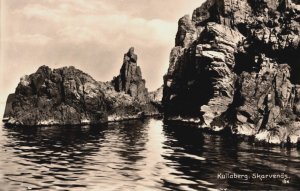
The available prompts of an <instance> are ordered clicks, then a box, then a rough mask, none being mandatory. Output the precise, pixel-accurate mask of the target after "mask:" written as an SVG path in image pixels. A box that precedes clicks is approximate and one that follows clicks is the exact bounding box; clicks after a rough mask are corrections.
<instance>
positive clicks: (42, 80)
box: [4, 66, 107, 125]
mask: <svg viewBox="0 0 300 191" xmlns="http://www.w3.org/2000/svg"><path fill="white" fill-rule="evenodd" d="M10 104H11V108H10V109H8V110H6V112H5V114H4V115H5V118H7V123H9V124H16V125H53V124H61V125H66V124H89V123H103V122H106V121H107V107H106V101H105V95H104V93H103V92H102V91H101V90H100V86H99V84H98V83H97V82H96V81H95V80H94V79H93V78H92V77H91V76H89V75H88V74H85V73H83V72H81V71H80V70H77V69H75V68H74V67H64V68H60V69H54V70H51V69H50V68H49V67H47V66H41V67H40V68H39V69H38V70H37V71H36V72H35V73H33V74H31V75H29V76H27V75H26V76H24V77H22V78H21V80H20V83H19V84H18V87H17V88H16V92H15V94H14V97H13V99H10V100H8V103H7V105H10Z"/></svg>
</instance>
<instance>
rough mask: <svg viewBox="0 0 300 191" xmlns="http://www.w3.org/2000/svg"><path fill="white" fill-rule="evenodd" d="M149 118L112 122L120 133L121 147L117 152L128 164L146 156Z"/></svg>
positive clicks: (112, 125)
mask: <svg viewBox="0 0 300 191" xmlns="http://www.w3.org/2000/svg"><path fill="white" fill-rule="evenodd" d="M148 123H149V120H146V121H143V120H130V121H124V122H120V123H114V124H110V125H109V126H110V127H112V128H114V129H115V130H116V131H117V134H118V140H119V144H121V145H119V146H118V147H119V148H123V149H119V150H117V151H116V152H117V153H118V154H119V155H120V157H121V158H122V159H124V160H125V161H126V162H127V163H128V164H134V163H136V162H138V161H139V160H141V159H143V158H145V156H143V155H144V154H143V153H142V152H143V151H144V150H145V144H146V142H147V141H148V140H147V132H146V131H147V129H146V128H145V127H146V126H147V124H148Z"/></svg>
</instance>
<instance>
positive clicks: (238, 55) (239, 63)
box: [163, 0, 300, 143]
mask: <svg viewBox="0 0 300 191" xmlns="http://www.w3.org/2000/svg"><path fill="white" fill-rule="evenodd" d="M299 13H300V5H299V1H296V0H268V1H265V0H252V1H249V0H207V1H206V2H205V3H203V4H202V6H201V7H199V8H197V9H196V10H194V12H193V16H192V19H190V18H189V16H184V17H183V18H181V19H180V20H179V22H178V32H177V35H176V40H175V47H174V48H173V49H172V51H171V54H170V66H169V69H168V72H167V74H166V75H165V76H164V95H163V106H164V109H165V114H166V117H167V118H168V119H170V120H172V119H177V120H178V119H179V120H183V121H189V122H196V123H199V125H200V126H202V127H209V128H211V129H213V130H221V129H224V128H225V127H227V128H230V129H231V130H232V132H233V133H237V134H246V135H255V136H256V138H257V139H258V140H264V141H266V142H269V143H281V142H286V141H288V142H289V141H291V142H296V141H297V137H299V136H300V131H299V130H300V122H299V119H300V112H299V108H300V105H299V104H300V99H299V93H300V89H299V88H300V86H299V85H298V84H300V51H299V50H300V48H299V41H300V38H299V32H300V24H299V22H300V14H299Z"/></svg>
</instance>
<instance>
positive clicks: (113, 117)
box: [99, 82, 159, 121]
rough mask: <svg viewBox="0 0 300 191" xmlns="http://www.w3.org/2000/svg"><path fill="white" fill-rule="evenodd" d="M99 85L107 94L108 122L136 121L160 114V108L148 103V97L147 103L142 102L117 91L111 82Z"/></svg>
mask: <svg viewBox="0 0 300 191" xmlns="http://www.w3.org/2000/svg"><path fill="white" fill-rule="evenodd" d="M99 84H100V87H101V90H102V91H103V92H105V98H106V103H107V114H108V121H120V120H127V119H136V118H143V117H145V116H154V115H158V114H159V110H158V107H157V106H156V105H155V104H153V103H151V102H150V101H148V100H149V98H148V97H147V101H142V102H141V101H140V100H139V99H136V97H132V96H131V95H129V94H126V93H125V92H123V91H121V92H118V91H116V90H115V87H114V86H113V84H112V83H111V82H99ZM146 95H147V94H146ZM147 96H148V95H147Z"/></svg>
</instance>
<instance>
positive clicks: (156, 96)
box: [149, 86, 164, 112]
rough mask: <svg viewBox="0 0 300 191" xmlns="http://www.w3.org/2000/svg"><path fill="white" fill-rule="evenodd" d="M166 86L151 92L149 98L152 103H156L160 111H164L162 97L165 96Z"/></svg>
mask: <svg viewBox="0 0 300 191" xmlns="http://www.w3.org/2000/svg"><path fill="white" fill-rule="evenodd" d="M163 89H164V86H161V87H159V88H158V89H157V90H155V91H153V92H150V93H149V98H150V101H151V103H152V104H154V105H155V106H156V107H157V108H158V109H159V111H160V112H163V108H162V98H163Z"/></svg>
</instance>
